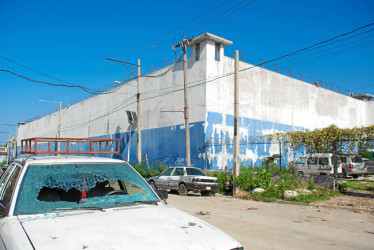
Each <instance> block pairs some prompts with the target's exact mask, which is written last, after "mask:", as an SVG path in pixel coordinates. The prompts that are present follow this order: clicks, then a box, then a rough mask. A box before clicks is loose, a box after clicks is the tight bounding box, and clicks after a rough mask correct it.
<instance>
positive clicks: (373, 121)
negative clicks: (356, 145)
mask: <svg viewBox="0 0 374 250" xmlns="http://www.w3.org/2000/svg"><path fill="white" fill-rule="evenodd" d="M365 113H366V119H365V124H364V126H372V125H374V100H373V101H370V102H365Z"/></svg>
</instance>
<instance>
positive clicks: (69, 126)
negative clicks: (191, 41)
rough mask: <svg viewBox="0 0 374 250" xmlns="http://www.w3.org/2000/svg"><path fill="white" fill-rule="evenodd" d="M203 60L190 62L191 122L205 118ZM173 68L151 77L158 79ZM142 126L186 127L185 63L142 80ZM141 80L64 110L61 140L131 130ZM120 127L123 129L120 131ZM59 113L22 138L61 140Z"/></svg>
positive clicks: (22, 129) (24, 131) (23, 129)
mask: <svg viewBox="0 0 374 250" xmlns="http://www.w3.org/2000/svg"><path fill="white" fill-rule="evenodd" d="M201 64H202V62H201V61H197V62H194V61H192V60H188V78H189V82H190V83H191V84H190V87H189V103H190V111H189V114H190V122H191V123H193V122H198V121H204V119H205V85H204V84H205V82H204V79H205V70H204V67H203V66H202V65H201ZM168 68H169V67H166V68H164V69H161V70H158V71H155V72H153V73H151V74H149V75H148V76H157V75H160V74H162V73H163V72H165V71H166V70H168ZM140 84H141V127H142V129H145V130H146V129H153V128H160V127H166V126H173V125H178V124H184V115H183V113H181V112H174V113H171V112H162V111H183V108H184V91H183V62H179V63H177V64H176V65H175V66H174V68H172V69H171V70H170V71H169V72H168V73H166V74H165V75H164V76H162V77H156V78H150V77H142V78H141V83H140ZM136 86H137V81H136V80H133V81H130V82H128V83H127V84H125V85H124V86H123V87H121V88H120V89H119V90H118V91H116V92H114V93H111V94H102V95H98V96H94V97H92V98H89V99H87V100H85V101H82V102H80V103H77V104H74V105H72V106H70V107H69V108H68V109H66V108H65V109H63V110H62V122H61V124H62V129H61V131H62V132H61V137H96V136H102V135H108V134H109V135H110V134H113V133H118V132H124V131H126V130H127V129H128V127H129V124H128V122H127V116H126V110H131V111H135V112H136V108H137V107H136V91H137V88H136ZM118 126H120V127H121V128H123V130H121V131H118ZM57 132H58V112H55V113H53V114H51V115H48V116H46V117H43V118H41V119H39V120H36V121H33V122H31V123H28V124H26V125H23V126H21V127H20V129H19V139H24V138H31V137H57Z"/></svg>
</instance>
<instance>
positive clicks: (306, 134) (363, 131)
mask: <svg viewBox="0 0 374 250" xmlns="http://www.w3.org/2000/svg"><path fill="white" fill-rule="evenodd" d="M265 138H266V139H268V140H271V141H272V142H282V143H283V142H284V143H289V144H290V147H291V148H292V150H293V151H294V152H296V151H298V150H303V149H304V150H305V151H306V153H339V152H352V151H357V152H363V151H365V150H367V149H371V148H373V147H374V125H372V126H369V127H361V128H345V129H342V128H338V127H337V126H336V125H331V126H329V127H326V128H323V129H316V130H313V131H309V130H307V131H288V132H284V133H275V134H271V135H266V136H265Z"/></svg>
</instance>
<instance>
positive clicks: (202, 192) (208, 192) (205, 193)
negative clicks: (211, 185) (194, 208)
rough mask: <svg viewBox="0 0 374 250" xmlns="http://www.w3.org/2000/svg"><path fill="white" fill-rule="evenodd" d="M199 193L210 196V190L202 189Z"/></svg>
mask: <svg viewBox="0 0 374 250" xmlns="http://www.w3.org/2000/svg"><path fill="white" fill-rule="evenodd" d="M200 194H201V196H211V195H212V192H211V191H205V190H202V191H200Z"/></svg>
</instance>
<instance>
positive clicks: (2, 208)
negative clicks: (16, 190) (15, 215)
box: [0, 201, 6, 217]
mask: <svg viewBox="0 0 374 250" xmlns="http://www.w3.org/2000/svg"><path fill="white" fill-rule="evenodd" d="M5 211H6V207H5V204H4V202H3V201H0V217H2V216H5Z"/></svg>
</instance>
